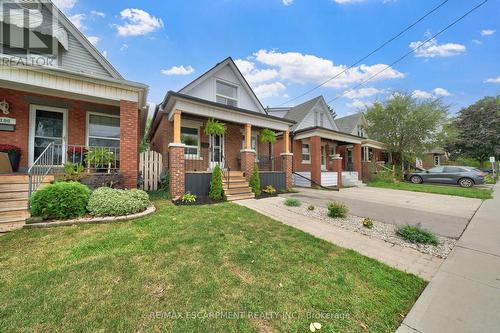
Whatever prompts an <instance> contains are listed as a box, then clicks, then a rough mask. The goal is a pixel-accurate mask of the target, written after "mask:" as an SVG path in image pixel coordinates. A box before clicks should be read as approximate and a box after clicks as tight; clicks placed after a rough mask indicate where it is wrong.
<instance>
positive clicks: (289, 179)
mask: <svg viewBox="0 0 500 333" xmlns="http://www.w3.org/2000/svg"><path fill="white" fill-rule="evenodd" d="M281 157H282V158H283V171H284V172H285V179H286V189H287V190H289V189H291V188H292V187H293V175H292V172H293V154H291V153H288V154H287V153H283V154H281Z"/></svg>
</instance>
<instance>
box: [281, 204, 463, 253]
mask: <svg viewBox="0 0 500 333" xmlns="http://www.w3.org/2000/svg"><path fill="white" fill-rule="evenodd" d="M283 206H284V207H285V208H286V209H288V210H290V211H292V212H294V213H298V214H301V215H304V216H309V217H313V218H316V219H319V220H321V221H324V222H327V223H330V224H333V225H335V226H336V227H340V228H343V229H347V230H350V231H355V232H358V233H360V234H363V235H366V236H369V237H374V238H378V239H381V240H384V241H386V242H388V243H391V244H396V245H400V246H403V247H407V248H412V249H415V250H417V251H419V252H422V253H426V254H430V255H433V256H436V257H439V258H446V257H447V256H448V254H449V253H450V252H451V250H452V249H453V247H454V246H455V244H456V240H454V239H451V238H447V237H441V236H436V237H437V238H438V241H439V244H438V245H437V246H434V245H429V244H418V243H410V242H408V241H406V240H404V239H402V238H401V237H399V236H398V235H397V234H396V229H397V226H395V225H393V224H388V223H383V222H379V221H373V228H372V229H368V228H365V227H363V220H364V218H363V217H359V216H354V215H349V214H348V215H347V216H346V217H345V218H331V217H329V216H328V210H327V209H326V208H323V207H315V208H314V210H309V209H308V206H307V205H304V204H302V205H301V206H299V207H290V206H285V205H283Z"/></svg>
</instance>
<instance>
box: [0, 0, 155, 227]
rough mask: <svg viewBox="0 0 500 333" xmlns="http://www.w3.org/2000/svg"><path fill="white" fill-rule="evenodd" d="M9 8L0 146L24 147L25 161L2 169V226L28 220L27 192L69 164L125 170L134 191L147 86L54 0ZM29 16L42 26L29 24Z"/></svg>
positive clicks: (0, 79) (0, 50)
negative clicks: (127, 75)
mask: <svg viewBox="0 0 500 333" xmlns="http://www.w3.org/2000/svg"><path fill="white" fill-rule="evenodd" d="M8 5H9V6H11V7H5V6H7V5H6V4H5V3H2V6H3V7H2V11H1V14H2V17H1V22H0V24H1V27H2V29H1V31H2V35H1V36H0V60H1V61H2V66H1V67H0V102H1V104H2V108H1V110H0V144H3V145H5V144H9V145H14V146H16V147H18V148H19V149H20V152H21V158H20V162H19V164H18V165H17V164H15V165H13V164H11V165H3V167H2V168H1V170H4V171H6V172H8V174H3V175H0V200H1V204H0V205H1V206H0V227H1V224H2V223H3V224H4V225H5V224H9V225H14V224H16V223H17V224H19V223H20V222H21V221H23V220H24V218H25V217H26V215H29V213H28V212H27V211H26V207H27V199H28V198H27V196H28V191H29V190H32V191H34V190H36V189H37V187H38V186H39V185H40V184H42V183H43V182H46V181H47V179H48V178H47V177H46V176H48V177H50V173H51V172H53V171H54V170H56V169H58V167H60V166H62V165H63V164H65V163H66V162H72V163H75V164H76V163H78V164H82V165H84V166H85V169H86V172H88V173H120V174H122V175H123V185H124V186H125V187H128V188H135V187H136V186H137V182H138V160H139V159H138V153H139V151H138V149H139V148H138V147H139V142H140V139H141V138H142V136H143V128H144V125H145V120H146V117H147V105H146V100H147V93H148V87H147V86H146V85H144V84H141V83H136V82H131V81H127V80H125V79H124V78H123V77H122V76H121V75H120V73H119V72H118V71H117V70H116V69H115V68H114V67H113V66H112V65H111V64H110V63H109V62H108V60H107V59H106V58H105V57H104V56H103V55H102V54H101V52H99V51H98V50H97V49H96V48H95V47H94V46H93V45H92V44H91V43H90V42H89V40H88V39H87V38H86V37H85V36H84V35H83V34H82V33H81V32H80V31H79V30H78V29H77V28H76V27H75V26H74V25H73V24H72V23H71V22H70V21H69V19H68V18H67V17H66V16H65V15H64V14H63V13H62V12H61V11H59V10H58V9H57V8H56V7H55V6H53V5H52V4H51V2H46V1H40V2H32V3H30V4H27V5H25V4H24V2H23V3H21V2H19V4H16V3H11V2H8ZM10 9H12V11H11V10H10ZM7 12H8V13H10V14H9V15H7V14H6V13H7ZM30 15H35V16H36V17H37V19H38V20H40V22H39V23H40V24H39V25H36V26H35V27H33V26H32V25H29V24H30V23H29V22H30V20H28V19H27V17H29V16H30ZM4 155H5V154H4ZM4 157H5V156H4ZM0 161H3V162H2V163H5V161H6V159H5V158H3V159H0ZM17 166H18V168H17ZM28 173H29V174H30V176H31V182H30V183H31V187H30V188H28V179H29V177H28ZM11 208H12V209H11ZM0 231H1V230H0Z"/></svg>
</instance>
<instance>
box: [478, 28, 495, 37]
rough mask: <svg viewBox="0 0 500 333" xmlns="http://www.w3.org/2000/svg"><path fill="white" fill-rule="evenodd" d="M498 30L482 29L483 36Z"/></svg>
mask: <svg viewBox="0 0 500 333" xmlns="http://www.w3.org/2000/svg"><path fill="white" fill-rule="evenodd" d="M495 32H496V30H494V29H485V30H481V36H491V35H493V34H494V33H495Z"/></svg>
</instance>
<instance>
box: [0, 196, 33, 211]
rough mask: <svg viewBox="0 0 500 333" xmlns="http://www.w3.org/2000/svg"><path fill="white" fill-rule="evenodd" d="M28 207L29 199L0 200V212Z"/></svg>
mask: <svg viewBox="0 0 500 333" xmlns="http://www.w3.org/2000/svg"><path fill="white" fill-rule="evenodd" d="M27 207H28V199H21V200H1V201H0V212H8V211H15V210H26V209H27Z"/></svg>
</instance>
